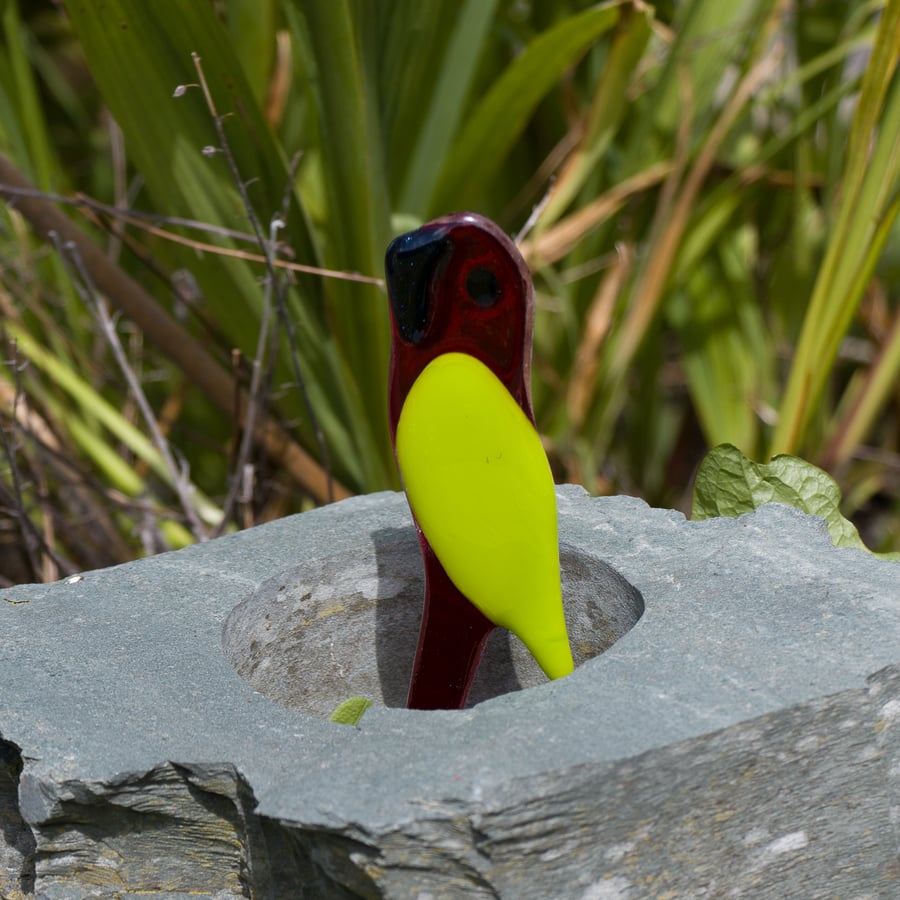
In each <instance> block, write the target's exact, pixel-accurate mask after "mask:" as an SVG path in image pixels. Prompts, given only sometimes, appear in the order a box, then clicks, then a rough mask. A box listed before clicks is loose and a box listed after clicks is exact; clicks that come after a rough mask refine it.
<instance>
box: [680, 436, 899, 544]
mask: <svg viewBox="0 0 900 900" xmlns="http://www.w3.org/2000/svg"><path fill="white" fill-rule="evenodd" d="M840 502H841V490H840V488H839V487H838V485H837V482H836V481H835V480H834V479H833V478H832V477H831V476H830V475H829V474H828V473H827V472H823V471H822V470H821V469H819V468H818V467H816V466H814V465H813V464H812V463H808V462H806V461H805V460H803V459H798V458H797V457H796V456H787V455H782V456H776V457H775V458H774V459H772V461H771V462H769V463H755V462H753V461H752V460H750V459H747V457H746V456H744V454H743V453H741V451H740V450H738V448H737V447H735V446H733V445H731V444H722V445H720V446H718V447H715V448H714V449H713V450H711V451H710V452H709V454H708V455H707V456H706V458H705V459H704V460H703V462H702V463H701V464H700V468H699V469H698V470H697V477H696V480H695V482H694V503H693V512H692V518H693V519H709V518H712V517H714V516H740V515H743V514H744V513H747V512H752V511H753V510H754V509H756V508H757V507H759V506H761V505H762V504H763V503H783V504H785V505H787V506H794V507H796V508H797V509H801V510H803V512H805V513H810V514H812V515H814V516H820V517H821V518H823V519H824V520H825V523H826V524H827V526H828V533H829V534H830V535H831V540H832V543H833V544H834V545H835V546H836V547H853V548H856V549H858V550H868V547H866V545H865V544H864V543H863V542H862V538H860V536H859V532H858V531H857V530H856V528H855V527H854V525H853V523H852V522H849V521H848V520H847V519H845V518H844V517H843V516H842V515H841V513H840ZM874 555H876V556H880V557H882V558H884V559H897V560H900V553H881V554H874Z"/></svg>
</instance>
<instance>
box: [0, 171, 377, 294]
mask: <svg viewBox="0 0 900 900" xmlns="http://www.w3.org/2000/svg"><path fill="white" fill-rule="evenodd" d="M0 193H3V194H6V195H8V196H10V197H29V198H39V199H42V200H48V201H51V202H53V203H61V204H65V205H68V206H74V207H75V208H76V209H79V210H85V209H86V210H89V211H91V212H92V213H103V214H104V215H107V216H109V217H110V218H116V219H121V220H122V221H124V222H125V223H127V224H129V225H134V226H135V227H136V228H140V229H141V230H142V231H144V232H146V233H147V234H152V235H154V236H155V237H159V238H162V239H163V240H166V241H172V242H173V243H176V244H181V245H182V246H185V247H190V248H191V249H192V250H198V251H200V252H203V253H210V254H214V255H217V256H229V257H232V258H234V259H243V260H246V261H247V262H258V263H265V262H266V257H265V256H264V255H261V254H258V253H248V252H246V251H243V250H236V249H234V248H231V247H220V246H218V245H217V244H210V243H208V242H206V241H195V240H192V239H191V238H187V237H184V236H183V235H180V234H174V233H173V232H171V231H166V229H165V228H159V227H157V226H155V225H151V224H148V223H149V222H162V223H165V224H166V225H172V226H177V227H180V228H191V229H194V230H196V231H205V232H207V233H209V234H216V235H219V236H220V237H223V238H227V239H229V240H233V241H243V242H245V243H252V244H255V243H256V237H255V235H252V234H248V233H247V232H246V231H238V230H237V229H235V228H225V227H224V226H221V225H214V224H212V223H211V222H200V221H197V220H196V219H184V218H181V217H179V216H161V215H158V214H157V213H150V212H144V211H142V210H137V209H128V210H125V209H121V208H119V207H116V206H110V205H109V204H107V203H101V202H100V201H99V200H94V199H92V198H90V197H87V196H86V195H85V194H76V195H75V197H65V196H63V195H62V194H52V193H48V192H47V191H39V190H36V189H34V188H22V187H16V186H15V185H12V184H0ZM89 218H91V217H89ZM276 250H277V252H278V253H280V254H282V255H284V256H289V255H293V251H292V250H291V248H290V247H289V246H288V245H287V244H278V245H277V246H276ZM272 264H273V265H274V266H275V267H276V268H278V269H285V270H286V271H289V272H302V273H303V274H304V275H318V276H320V277H322V278H334V279H336V280H338V281H354V282H357V283H359V284H374V285H376V286H377V287H384V279H383V278H376V277H375V276H372V275H361V274H360V273H359V272H343V271H340V270H338V269H323V268H322V267H321V266H310V265H307V264H306V263H298V262H292V261H290V260H287V259H279V258H277V257H274V258H273V259H272Z"/></svg>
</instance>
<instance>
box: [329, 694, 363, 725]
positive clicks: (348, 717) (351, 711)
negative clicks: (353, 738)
mask: <svg viewBox="0 0 900 900" xmlns="http://www.w3.org/2000/svg"><path fill="white" fill-rule="evenodd" d="M371 705H372V701H371V700H366V698H365V697H351V698H350V699H349V700H345V701H344V702H343V703H341V704H340V705H339V706H338V707H337V709H335V711H334V712H333V713H332V714H331V721H332V722H337V724H338V725H359V720H360V719H361V718H362V717H363V716H364V715H365V712H366V710H367V709H368V708H369V707H370V706H371Z"/></svg>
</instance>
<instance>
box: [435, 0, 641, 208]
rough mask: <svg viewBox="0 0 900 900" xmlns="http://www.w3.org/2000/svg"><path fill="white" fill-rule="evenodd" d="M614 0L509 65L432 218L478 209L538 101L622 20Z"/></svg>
mask: <svg viewBox="0 0 900 900" xmlns="http://www.w3.org/2000/svg"><path fill="white" fill-rule="evenodd" d="M622 8H623V4H622V3H621V2H618V0H614V2H610V3H601V4H599V5H597V6H592V7H590V8H589V9H587V10H585V11H584V12H583V13H580V14H578V15H573V16H569V17H567V18H565V19H563V20H562V21H561V22H559V23H558V24H557V25H555V26H553V27H552V28H550V29H548V30H547V31H545V32H543V33H542V34H540V35H538V37H536V38H535V39H534V40H533V41H532V42H531V43H530V44H529V45H528V46H527V47H526V48H525V49H524V50H523V51H522V53H521V54H520V55H519V56H518V57H517V58H516V59H515V60H514V61H513V62H512V63H510V65H509V66H508V67H507V69H506V70H505V71H504V73H503V75H502V76H501V77H500V78H499V79H498V80H497V82H496V83H495V84H494V85H493V87H492V88H491V89H490V90H489V91H488V93H487V95H486V96H485V97H484V99H483V100H482V101H481V102H480V103H479V104H478V106H477V107H476V108H475V109H474V110H473V112H472V113H471V114H470V115H469V116H468V118H467V121H466V123H465V125H464V127H463V129H462V131H461V132H460V134H459V136H458V138H457V139H456V141H455V142H454V145H453V149H452V150H451V152H450V155H449V157H448V159H447V163H446V165H445V166H444V169H443V171H442V172H441V175H440V178H439V179H438V183H437V186H436V187H435V194H434V197H433V198H432V201H431V207H430V211H431V213H432V214H434V215H439V214H441V213H447V212H450V211H452V210H459V209H467V208H469V207H471V206H477V205H478V204H477V202H476V198H477V197H478V196H479V194H480V193H484V192H487V191H488V185H489V182H490V179H491V177H492V176H493V175H494V174H495V173H496V171H497V169H498V168H499V167H500V166H501V165H502V164H503V160H504V159H505V158H506V155H507V154H508V153H509V151H510V149H511V148H512V146H513V144H514V143H515V141H516V140H517V139H518V138H519V136H520V135H521V133H522V131H523V129H524V128H525V125H526V123H527V122H528V119H529V117H530V115H531V114H532V113H533V111H534V109H535V107H536V106H537V104H538V103H539V102H540V100H541V99H542V98H543V97H544V96H545V95H546V94H547V92H548V91H549V90H550V89H551V88H552V87H553V86H554V85H555V84H556V82H557V81H558V80H559V78H560V76H561V75H562V73H563V72H564V71H566V69H568V68H570V67H571V66H572V65H574V63H575V62H576V61H577V60H578V59H579V58H580V57H581V56H582V54H583V53H584V52H585V51H586V50H587V49H588V47H590V46H591V45H592V44H593V43H594V42H595V41H596V40H597V39H598V38H599V37H600V36H601V35H603V34H604V33H606V32H607V31H609V30H610V29H611V28H613V27H614V26H615V25H616V24H617V23H618V22H619V21H620V19H621V17H622Z"/></svg>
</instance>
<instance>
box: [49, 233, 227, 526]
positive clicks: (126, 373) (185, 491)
mask: <svg viewBox="0 0 900 900" xmlns="http://www.w3.org/2000/svg"><path fill="white" fill-rule="evenodd" d="M51 237H53V238H54V239H58V235H51ZM57 247H58V249H59V252H60V256H61V257H62V258H63V261H64V262H65V261H68V262H70V263H71V265H72V267H73V268H74V272H71V273H70V274H72V276H73V277H72V281H73V283H74V284H75V287H76V289H77V290H78V293H79V294H80V295H81V298H82V300H84V302H85V305H86V306H87V307H88V308H89V309H90V311H91V313H92V314H93V316H94V318H95V319H96V320H97V323H98V324H99V325H100V328H101V329H102V330H103V334H104V336H105V337H106V341H107V343H108V344H109V346H110V349H111V350H112V352H113V356H114V357H115V358H116V363H117V364H118V366H119V371H121V373H122V376H123V377H124V378H125V381H126V382H127V383H128V387H129V390H130V391H131V394H132V396H133V397H134V400H135V402H136V403H137V405H138V408H139V409H140V411H141V415H142V416H143V418H144V422H145V423H146V425H147V428H148V430H149V432H150V437H151V439H152V440H153V443H154V444H155V445H156V449H157V450H158V451H159V454H160V456H161V457H162V460H163V464H164V465H165V467H166V469H167V470H168V472H169V477H170V478H171V479H172V485H173V487H174V488H175V493H176V494H177V495H178V501H179V503H180V504H181V508H182V510H183V512H184V515H185V518H186V519H187V521H188V524H189V525H190V527H191V532H192V533H193V535H194V537H195V538H196V539H197V540H198V541H205V540H208V539H209V533H208V532H207V530H206V528H205V527H204V525H203V523H202V522H201V521H200V516H199V515H197V511H196V510H195V509H194V505H193V503H192V502H191V494H192V493H193V486H192V485H191V483H190V481H189V480H188V478H187V472H186V467H185V466H179V465H178V464H176V462H175V457H174V456H173V454H172V448H171V446H170V444H169V442H168V441H167V440H166V439H165V437H164V436H163V434H162V432H161V431H160V430H159V424H158V423H157V421H156V416H155V415H154V414H153V409H152V407H151V406H150V403H149V401H148V400H147V396H146V394H145V393H144V389H143V388H142V387H141V384H140V381H139V380H138V377H137V376H136V375H135V373H134V370H133V369H132V368H131V365H130V364H129V362H128V357H127V356H126V354H125V350H124V348H123V347H122V342H121V341H120V340H119V334H118V332H117V331H116V326H115V323H114V322H113V320H112V317H111V316H110V315H109V311H108V310H107V309H106V304H104V303H103V301H101V300H100V298H99V297H98V296H97V291H96V290H95V289H94V285H93V282H92V281H91V276H90V273H89V272H88V270H87V269H86V268H85V265H84V263H83V262H82V259H81V255H80V254H79V252H78V248H77V247H76V246H75V245H74V244H72V243H67V244H57ZM76 275H77V277H75V276H76Z"/></svg>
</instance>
